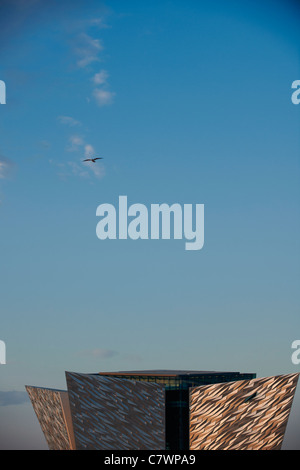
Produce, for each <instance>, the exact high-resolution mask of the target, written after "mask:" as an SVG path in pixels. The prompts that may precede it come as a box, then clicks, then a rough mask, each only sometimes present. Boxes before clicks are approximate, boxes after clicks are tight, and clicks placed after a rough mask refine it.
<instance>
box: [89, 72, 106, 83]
mask: <svg viewBox="0 0 300 470" xmlns="http://www.w3.org/2000/svg"><path fill="white" fill-rule="evenodd" d="M108 77H109V75H108V72H107V71H106V70H100V72H98V73H95V75H94V76H93V78H92V80H93V82H94V83H95V85H104V84H105V83H106V82H107V79H108Z"/></svg>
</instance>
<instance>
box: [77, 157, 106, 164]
mask: <svg viewBox="0 0 300 470" xmlns="http://www.w3.org/2000/svg"><path fill="white" fill-rule="evenodd" d="M96 160H103V158H102V157H97V158H86V159H85V160H82V161H83V162H94V163H95V162H96Z"/></svg>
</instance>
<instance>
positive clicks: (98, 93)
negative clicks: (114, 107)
mask: <svg viewBox="0 0 300 470" xmlns="http://www.w3.org/2000/svg"><path fill="white" fill-rule="evenodd" d="M93 95H94V98H95V100H96V103H97V104H98V106H107V105H110V104H111V103H113V100H114V97H115V93H113V92H111V91H107V90H102V89H101V88H95V90H94V92H93Z"/></svg>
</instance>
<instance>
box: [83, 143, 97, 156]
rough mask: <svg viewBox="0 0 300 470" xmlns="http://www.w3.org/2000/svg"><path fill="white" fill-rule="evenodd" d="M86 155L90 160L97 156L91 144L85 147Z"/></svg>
mask: <svg viewBox="0 0 300 470" xmlns="http://www.w3.org/2000/svg"><path fill="white" fill-rule="evenodd" d="M84 155H85V156H86V158H90V157H93V156H94V155H95V149H94V147H93V146H92V145H91V144H86V145H85V146H84Z"/></svg>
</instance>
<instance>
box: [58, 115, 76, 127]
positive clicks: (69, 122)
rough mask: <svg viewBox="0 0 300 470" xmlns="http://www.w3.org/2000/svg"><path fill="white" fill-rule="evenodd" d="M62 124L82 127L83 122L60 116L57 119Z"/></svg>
mask: <svg viewBox="0 0 300 470" xmlns="http://www.w3.org/2000/svg"><path fill="white" fill-rule="evenodd" d="M57 119H58V120H59V122H60V123H61V124H66V125H68V126H71V127H74V126H80V125H81V122H79V121H77V120H76V119H74V118H72V117H71V116H58V118H57Z"/></svg>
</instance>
